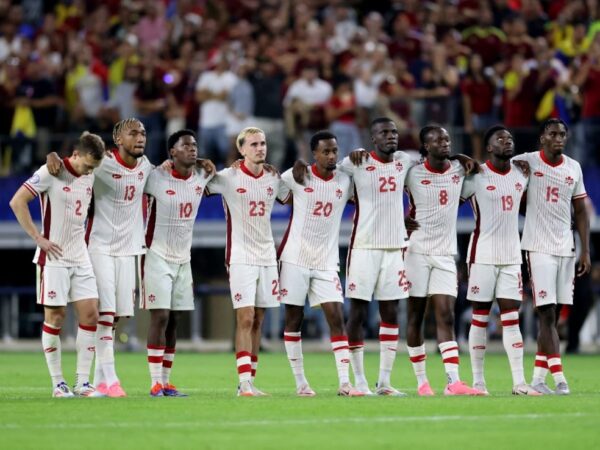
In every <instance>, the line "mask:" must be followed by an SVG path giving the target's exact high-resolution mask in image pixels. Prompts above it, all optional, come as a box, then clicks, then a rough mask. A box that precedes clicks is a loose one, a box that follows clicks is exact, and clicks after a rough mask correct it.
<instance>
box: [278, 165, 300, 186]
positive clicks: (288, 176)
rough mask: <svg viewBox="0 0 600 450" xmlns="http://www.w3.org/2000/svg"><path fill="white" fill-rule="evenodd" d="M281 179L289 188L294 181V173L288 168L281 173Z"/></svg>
mask: <svg viewBox="0 0 600 450" xmlns="http://www.w3.org/2000/svg"><path fill="white" fill-rule="evenodd" d="M281 181H282V182H283V184H285V185H286V186H287V187H288V188H289V189H292V188H293V186H294V184H295V183H296V181H295V180H294V175H293V173H292V169H288V170H286V171H285V172H283V173H282V174H281Z"/></svg>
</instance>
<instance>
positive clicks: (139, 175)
mask: <svg viewBox="0 0 600 450" xmlns="http://www.w3.org/2000/svg"><path fill="white" fill-rule="evenodd" d="M143 179H144V172H143V171H141V172H139V173H138V180H140V181H142V180H143Z"/></svg>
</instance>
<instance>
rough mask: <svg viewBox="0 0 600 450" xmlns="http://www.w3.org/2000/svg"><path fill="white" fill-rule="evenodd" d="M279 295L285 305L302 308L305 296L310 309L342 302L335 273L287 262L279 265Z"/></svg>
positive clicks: (337, 277) (340, 284) (342, 298)
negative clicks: (324, 304) (329, 303)
mask: <svg viewBox="0 0 600 450" xmlns="http://www.w3.org/2000/svg"><path fill="white" fill-rule="evenodd" d="M279 295H280V296H281V303H285V304H286V305H296V306H304V304H305V303H306V296H307V295H308V303H309V304H310V306H311V307H315V306H319V305H320V304H321V303H327V302H339V303H343V302H344V297H343V295H342V283H341V282H340V277H339V276H338V273H337V271H335V270H314V269H308V268H306V267H300V266H297V265H295V264H290V263H287V262H282V263H281V270H280V273H279Z"/></svg>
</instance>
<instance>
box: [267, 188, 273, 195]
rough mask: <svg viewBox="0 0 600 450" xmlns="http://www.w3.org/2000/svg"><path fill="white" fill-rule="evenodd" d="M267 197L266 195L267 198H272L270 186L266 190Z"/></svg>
mask: <svg viewBox="0 0 600 450" xmlns="http://www.w3.org/2000/svg"><path fill="white" fill-rule="evenodd" d="M267 195H268V196H269V197H272V196H273V188H272V187H271V186H269V187H268V188H267Z"/></svg>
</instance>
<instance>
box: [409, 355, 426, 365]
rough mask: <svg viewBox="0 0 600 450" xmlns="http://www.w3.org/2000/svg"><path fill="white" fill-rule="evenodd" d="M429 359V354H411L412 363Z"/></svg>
mask: <svg viewBox="0 0 600 450" xmlns="http://www.w3.org/2000/svg"><path fill="white" fill-rule="evenodd" d="M426 359H427V355H416V356H411V357H410V362H412V363H418V362H421V361H425V360H426Z"/></svg>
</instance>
